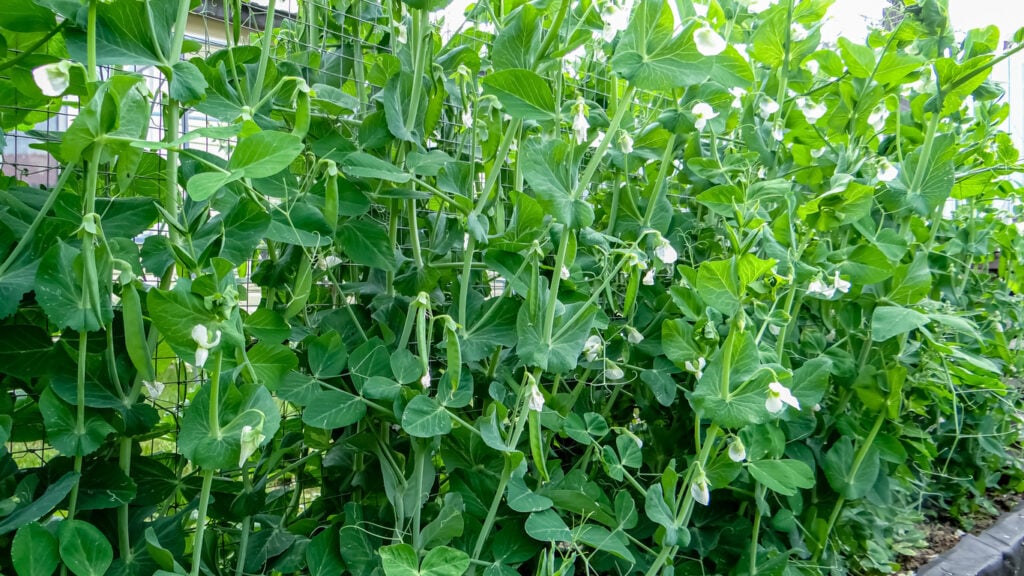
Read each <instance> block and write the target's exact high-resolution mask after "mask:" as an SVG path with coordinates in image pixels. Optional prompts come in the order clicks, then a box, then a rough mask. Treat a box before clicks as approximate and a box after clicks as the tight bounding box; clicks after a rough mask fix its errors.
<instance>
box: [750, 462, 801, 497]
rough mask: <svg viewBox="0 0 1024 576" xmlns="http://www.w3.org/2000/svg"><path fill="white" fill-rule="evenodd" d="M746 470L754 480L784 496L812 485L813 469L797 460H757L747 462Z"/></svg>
mask: <svg viewBox="0 0 1024 576" xmlns="http://www.w3.org/2000/svg"><path fill="white" fill-rule="evenodd" d="M747 471H748V472H750V475H751V476H753V477H754V479H755V480H757V481H758V482H760V483H762V484H764V485H765V486H766V487H768V488H769V489H771V490H774V491H775V492H778V493H779V494H782V495H784V496H792V495H794V494H796V493H797V490H798V489H799V488H813V487H814V471H813V470H811V468H810V466H808V465H807V464H804V463H803V462H801V461H799V460H758V461H757V462H748V463H747Z"/></svg>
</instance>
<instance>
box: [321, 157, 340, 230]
mask: <svg viewBox="0 0 1024 576" xmlns="http://www.w3.org/2000/svg"><path fill="white" fill-rule="evenodd" d="M324 218H326V219H327V224H328V225H330V227H331V230H334V229H336V228H337V226H338V167H337V165H336V164H335V163H334V162H330V164H328V165H327V185H326V190H325V192H324Z"/></svg>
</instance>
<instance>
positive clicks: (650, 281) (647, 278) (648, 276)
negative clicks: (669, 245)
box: [640, 268, 654, 286]
mask: <svg viewBox="0 0 1024 576" xmlns="http://www.w3.org/2000/svg"><path fill="white" fill-rule="evenodd" d="M640 282H641V283H642V284H643V285H644V286H654V268H651V269H650V270H648V271H647V272H645V273H644V278H643V280H641V281H640Z"/></svg>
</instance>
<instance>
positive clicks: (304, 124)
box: [292, 90, 311, 138]
mask: <svg viewBox="0 0 1024 576" xmlns="http://www.w3.org/2000/svg"><path fill="white" fill-rule="evenodd" d="M310 116H311V115H310V110H309V92H307V91H305V90H298V91H297V93H296V94H295V128H293V129H292V134H293V135H295V136H298V137H299V138H305V137H306V133H307V132H309V120H310Z"/></svg>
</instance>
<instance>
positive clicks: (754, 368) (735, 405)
mask: <svg viewBox="0 0 1024 576" xmlns="http://www.w3.org/2000/svg"><path fill="white" fill-rule="evenodd" d="M727 347H729V348H731V349H732V350H731V357H732V365H731V367H730V370H729V382H728V389H727V390H722V370H723V367H722V364H723V363H724V351H725V348H727ZM759 367H760V359H759V357H758V351H757V344H756V343H755V342H754V337H753V336H752V335H751V334H750V333H749V332H736V331H733V332H730V333H729V336H728V338H726V340H725V342H724V343H723V344H722V348H721V349H719V350H718V351H717V352H716V353H715V354H714V355H713V356H712V357H711V359H710V360H709V361H708V366H707V368H706V369H705V370H704V375H703V376H701V378H700V380H698V381H697V387H696V388H695V389H694V391H693V394H692V395H691V397H690V403H691V405H692V406H693V409H694V410H695V411H696V412H697V413H699V414H702V415H703V416H705V417H707V418H710V419H711V420H712V421H713V422H715V423H716V424H718V425H719V426H722V427H723V428H742V427H744V426H746V425H748V424H760V423H762V422H764V421H766V420H767V419H768V416H769V414H768V410H767V409H766V408H765V399H766V398H767V393H768V388H767V382H766V381H765V379H766V377H765V376H764V374H763V373H760V375H759V372H758V368H759ZM755 376H757V380H754V381H751V382H747V381H748V380H750V379H751V378H753V377H755ZM736 390H739V392H736Z"/></svg>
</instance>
